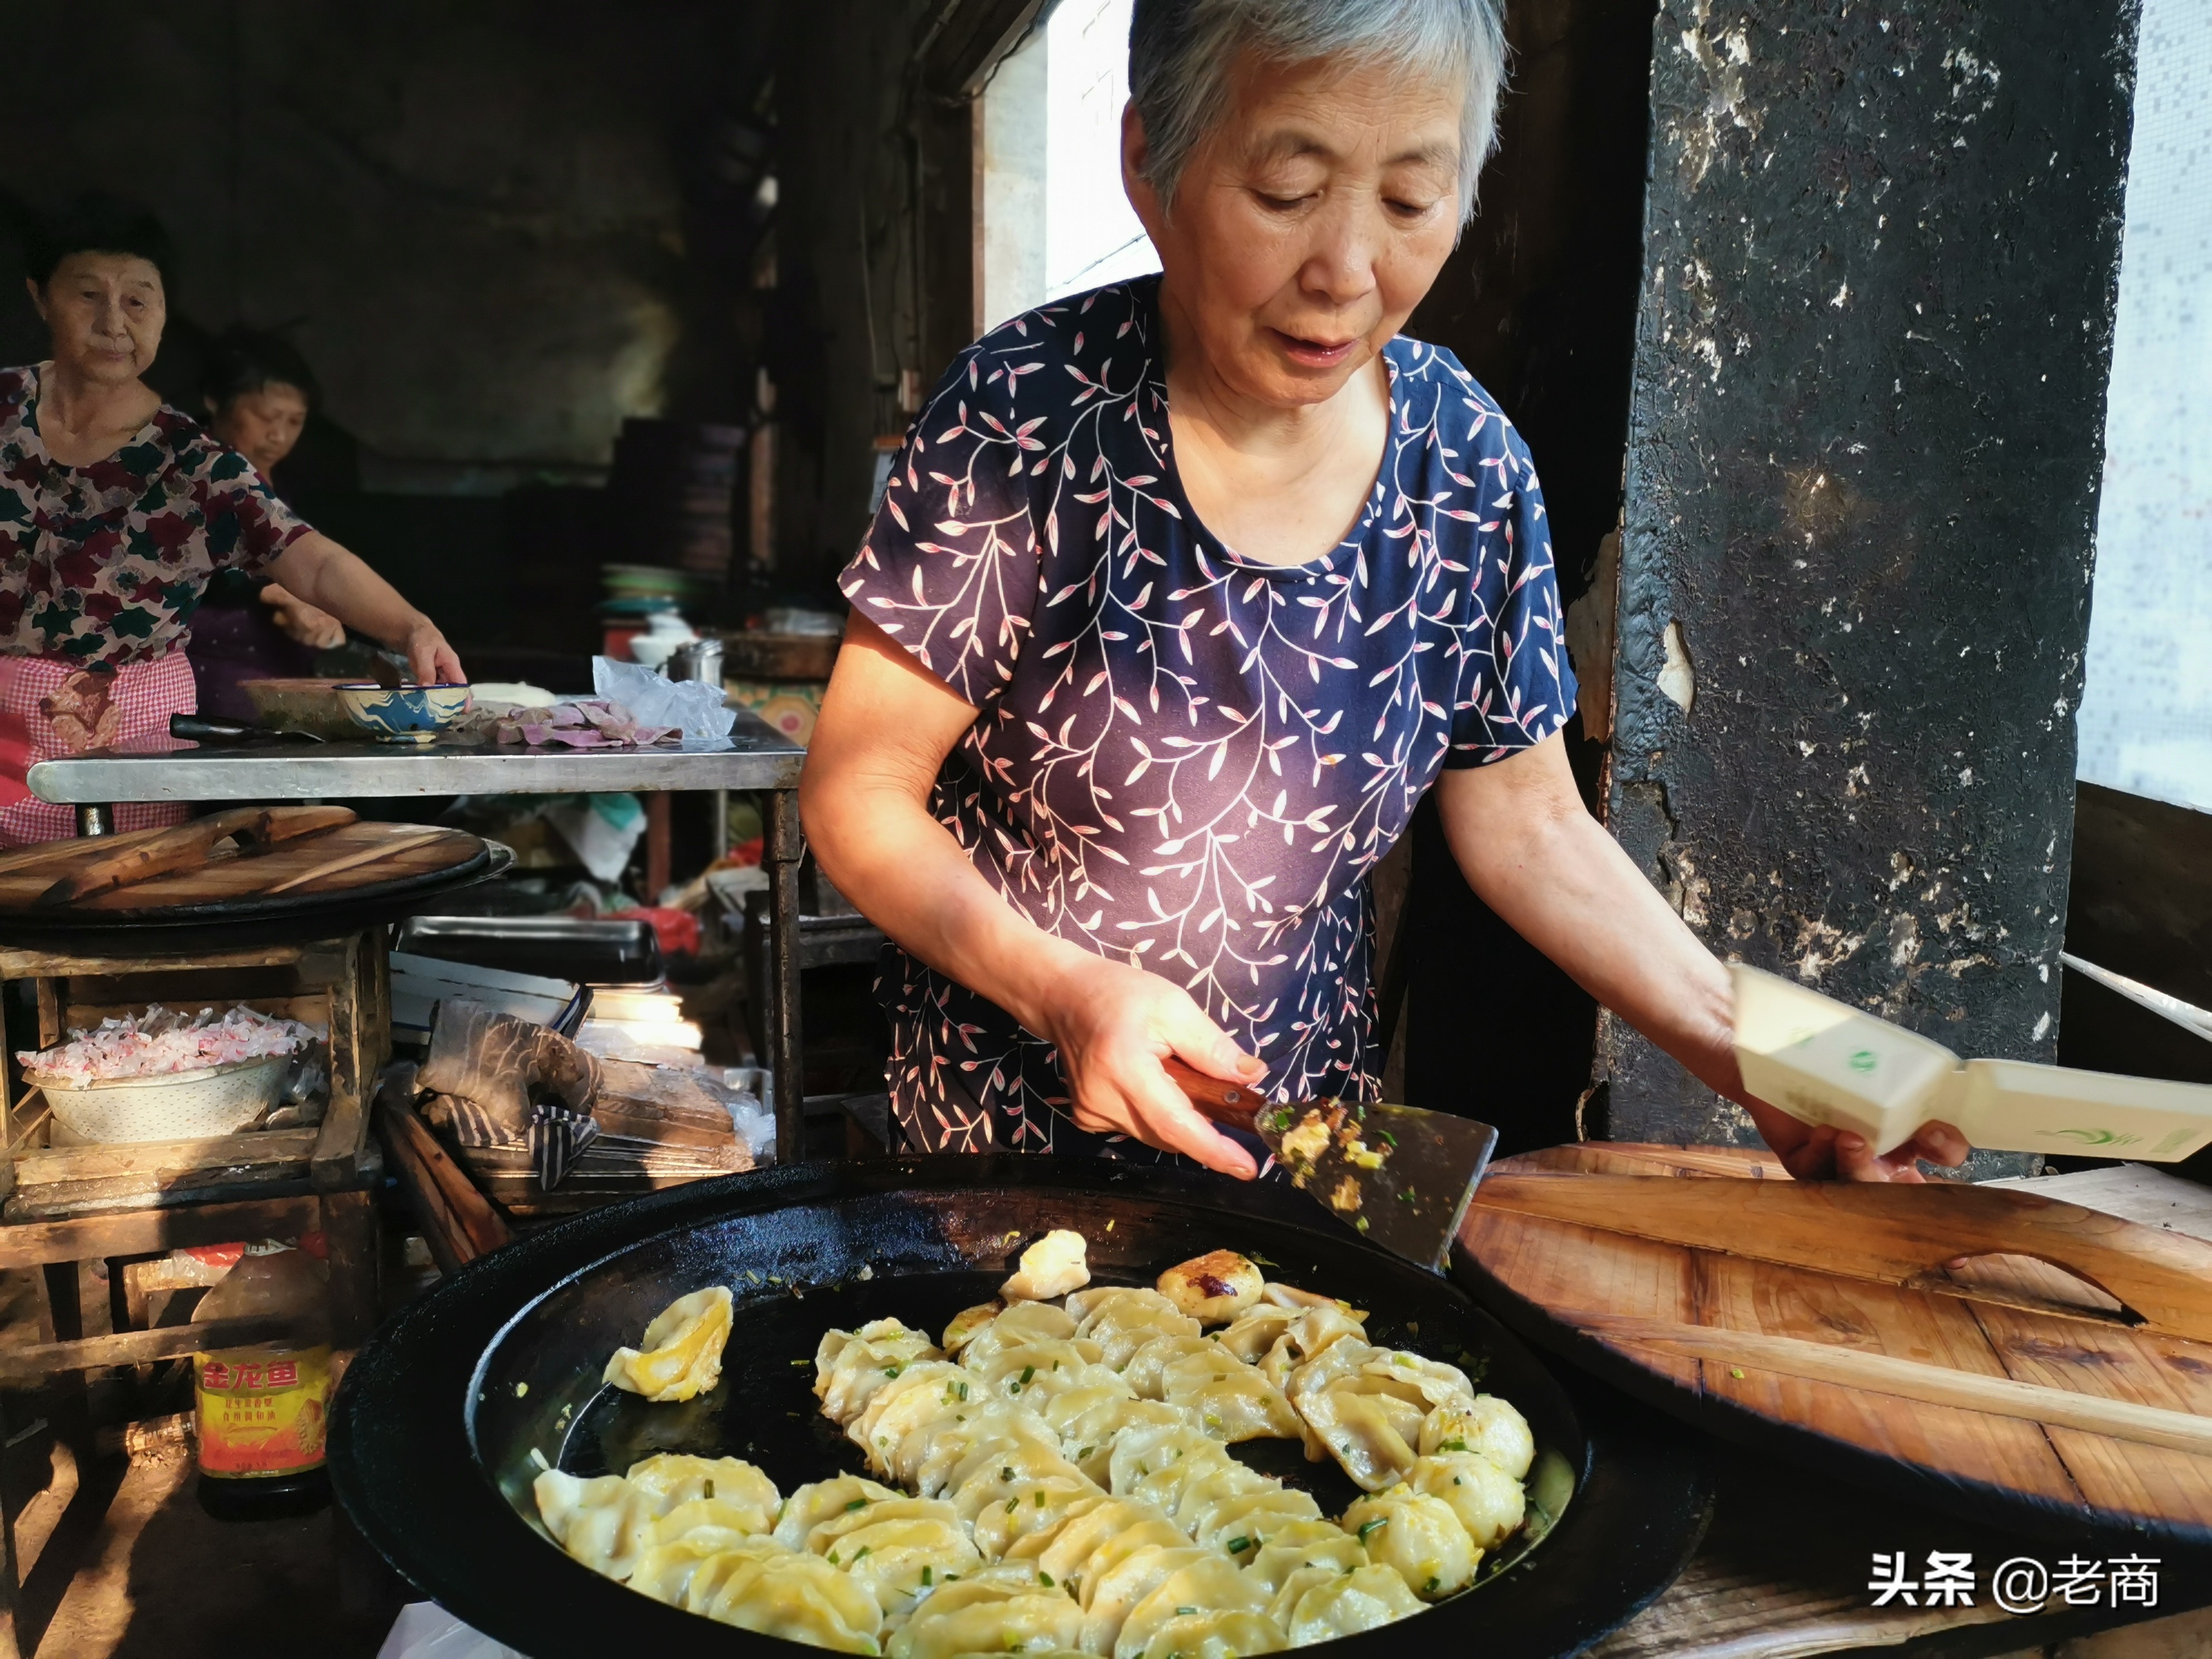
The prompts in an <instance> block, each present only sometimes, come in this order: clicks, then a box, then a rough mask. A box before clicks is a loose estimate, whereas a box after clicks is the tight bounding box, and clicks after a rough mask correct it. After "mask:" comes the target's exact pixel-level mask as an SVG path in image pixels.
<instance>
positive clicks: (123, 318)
mask: <svg viewBox="0 0 2212 1659" xmlns="http://www.w3.org/2000/svg"><path fill="white" fill-rule="evenodd" d="M24 241H25V245H26V246H25V252H26V254H27V258H26V260H25V268H26V270H27V273H28V275H27V279H26V286H27V288H28V289H29V290H30V295H31V301H32V303H33V305H34V306H36V307H37V308H38V312H39V316H40V319H41V320H43V321H44V322H45V323H46V326H47V329H48V330H49V331H50V332H51V334H52V340H53V355H52V357H51V358H50V359H49V360H48V361H47V362H43V363H38V364H33V365H31V366H29V367H27V368H9V369H0V845H20V844H23V843H26V842H40V841H53V840H58V839H59V838H61V837H62V836H67V835H69V834H70V833H71V832H72V830H73V829H74V828H75V821H74V818H73V816H72V814H71V813H70V811H69V809H68V808H66V807H60V806H52V805H47V804H46V803H45V802H43V801H40V800H37V799H33V797H32V795H31V793H30V792H29V789H28V788H27V786H26V783H25V775H26V774H27V771H28V769H30V767H31V766H32V765H33V764H34V763H37V762H39V761H40V760H45V759H47V758H50V757H55V756H59V755H67V754H74V753H77V752H79V751H81V750H86V749H93V748H100V747H103V746H106V745H108V744H117V743H124V742H128V741H130V740H131V739H132V738H139V737H147V736H152V735H155V734H156V733H161V732H166V731H167V726H168V720H169V716H170V715H171V714H175V713H179V712H182V711H185V710H189V709H191V708H193V707H194V706H195V701H194V691H193V686H192V676H191V668H190V667H189V666H188V665H186V662H185V654H184V652H183V651H182V650H181V649H180V647H182V646H183V645H184V643H185V640H186V639H187V638H188V637H189V631H188V627H187V624H188V623H189V621H190V619H191V615H192V613H193V611H196V610H197V608H198V606H199V603H200V599H201V598H202V596H203V595H204V592H205V591H206V587H207V583H208V580H209V578H210V577H211V576H212V575H213V574H215V573H216V571H218V570H223V569H240V570H244V571H246V572H248V573H249V574H258V573H259V572H261V571H264V570H266V571H267V572H268V573H269V574H270V575H271V576H272V577H274V578H275V579H276V580H278V581H280V582H282V583H283V586H285V588H286V589H287V590H288V591H289V592H292V593H295V594H297V595H298V596H299V597H300V598H301V599H304V600H306V601H307V603H308V604H310V605H313V606H315V607H316V608H317V609H319V610H321V611H328V612H329V613H330V614H331V616H333V617H337V619H338V621H340V622H341V623H344V624H346V625H347V626H349V627H351V628H356V629H359V630H360V631H361V632H362V633H363V634H366V635H368V636H369V637H370V638H372V639H374V640H377V641H381V642H382V643H384V644H386V645H388V646H391V647H394V648H395V649H397V650H399V651H401V652H404V653H405V655H406V657H407V659H408V665H409V667H410V671H411V672H412V673H413V675H414V676H415V678H416V679H418V680H423V681H438V680H458V679H459V678H461V677H462V676H461V665H460V660H459V658H457V657H456V656H455V655H454V654H453V647H451V646H449V645H447V643H446V638H445V635H442V634H441V633H440V632H439V631H438V628H437V625H436V624H435V623H433V622H432V621H431V620H430V619H429V618H428V617H426V616H424V615H423V614H422V612H421V611H417V610H416V609H415V607H414V606H412V605H409V604H408V603H407V601H406V600H405V599H402V598H401V597H400V596H399V594H398V592H395V591H394V590H393V588H392V585H391V584H390V583H389V582H387V581H386V580H384V579H383V578H382V577H381V576H380V575H378V574H376V573H375V572H374V571H373V570H371V569H370V568H368V566H367V565H366V564H363V563H362V562H361V561H360V560H359V559H357V558H356V557H355V556H353V555H352V554H351V553H349V552H348V551H346V550H345V549H344V548H343V547H340V546H339V545H338V544H337V543H336V542H334V541H332V540H331V538H329V537H327V536H322V535H318V534H317V533H316V532H314V531H313V530H311V529H309V528H308V527H307V525H305V524H303V523H302V522H301V520H300V519H299V518H298V517H297V516H296V515H295V513H293V512H292V510H291V509H290V508H289V507H286V506H285V505H284V503H283V501H279V500H278V499H277V498H276V494H275V493H274V492H273V491H272V490H270V488H269V486H268V485H267V484H266V483H264V482H263V481H262V478H261V477H260V475H259V474H258V473H257V472H256V471H254V470H253V466H252V463H251V462H249V461H248V460H247V459H246V458H245V457H244V456H243V455H241V454H240V453H238V452H237V451H236V450H234V449H233V448H231V447H228V445H226V444H223V443H222V442H221V441H218V440H217V439H216V438H215V437H214V436H213V435H210V433H209V432H208V431H207V430H206V429H205V428H203V427H202V426H201V425H200V423H199V422H197V421H195V420H194V419H193V418H192V417H191V416H189V415H187V414H185V412H184V411H183V410H177V409H172V408H169V407H168V406H167V405H166V404H163V403H162V402H161V398H160V397H159V396H157V395H156V394H155V392H154V391H153V390H152V388H151V387H149V386H147V384H146V382H145V380H143V378H142V377H143V375H144V374H145V372H146V370H147V368H149V366H150V365H151V364H152V363H153V362H154V357H155V353H156V352H157V351H158V350H159V349H160V348H161V331H162V328H163V326H164V325H165V324H166V323H167V320H168V276H169V274H170V271H171V270H172V268H173V253H172V252H171V249H170V244H169V240H168V237H167V234H166V233H165V232H164V231H163V230H162V228H161V224H160V222H158V221H156V220H155V218H154V217H153V216H151V215H150V214H149V213H147V212H146V211H145V210H143V209H141V208H136V207H132V206H131V205H130V204H126V203H122V202H118V201H116V200H114V199H113V198H112V197H82V198H81V199H79V200H78V201H77V202H76V203H75V204H72V205H71V206H70V207H69V208H68V209H66V210H64V211H62V212H60V213H58V214H55V215H52V216H38V217H36V218H34V219H33V221H32V222H31V223H30V224H29V225H28V226H27V234H26V235H25V237H24ZM183 815H184V809H183V808H182V807H181V806H176V805H136V806H131V805H125V806H122V807H119V808H118V811H117V819H118V828H121V829H140V828H144V827H148V826H149V825H153V824H159V823H175V822H177V821H179V819H180V818H181V817H183Z"/></svg>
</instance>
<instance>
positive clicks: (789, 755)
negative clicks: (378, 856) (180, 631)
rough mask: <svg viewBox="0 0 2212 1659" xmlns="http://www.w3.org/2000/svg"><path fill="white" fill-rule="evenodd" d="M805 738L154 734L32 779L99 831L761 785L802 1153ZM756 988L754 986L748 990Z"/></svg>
mask: <svg viewBox="0 0 2212 1659" xmlns="http://www.w3.org/2000/svg"><path fill="white" fill-rule="evenodd" d="M805 758H806V751H805V750H804V749H803V748H801V747H799V744H795V743H793V742H792V741H791V739H790V738H787V737H785V736H784V735H783V734H782V733H781V732H778V731H776V730H775V729H774V728H773V727H771V726H769V725H768V724H767V723H766V722H765V721H763V720H760V719H758V718H757V716H755V715H753V714H748V713H745V712H743V711H739V712H738V723H737V726H736V728H735V729H734V730H732V732H731V733H730V735H729V736H728V737H726V738H687V739H685V740H684V742H683V743H682V744H667V745H664V746H662V747H659V748H653V749H551V748H548V749H524V748H520V747H519V746H514V745H507V744H479V743H463V742H459V741H455V740H453V739H450V738H441V739H440V740H439V741H438V742H436V743H433V744H422V745H419V746H416V745H409V744H386V743H378V742H375V741H374V740H363V741H361V742H345V741H341V742H333V743H267V744H251V745H248V744H238V745H231V744H207V745H201V744H190V743H185V742H182V741H180V740H179V739H177V738H143V739H141V740H140V741H138V742H137V743H134V744H125V745H123V746H121V747H118V748H115V749H103V750H94V751H92V752H90V753H88V754H83V755H72V756H70V757H68V758H66V759H63V760H48V761H40V762H39V763H37V764H36V765H35V766H33V767H32V768H31V769H30V773H29V775H28V777H27V779H26V781H27V783H28V784H29V786H30V789H31V793H33V794H34V795H36V796H37V797H38V798H39V799H41V800H46V801H52V802H55V803H57V804H58V805H64V806H74V807H76V819H77V833H78V834H79V835H84V836H104V835H107V834H109V833H111V831H112V829H113V826H114V817H113V813H112V807H113V806H114V805H115V804H116V803H118V802H121V801H130V802H143V801H217V800H231V801H271V800H331V799H362V798H364V797H368V796H399V795H494V794H534V795H556V794H576V793H598V794H606V793H614V792H617V791H622V790H648V791H649V790H659V789H708V790H729V789H753V790H759V791H761V792H763V793H765V794H767V796H768V798H769V811H768V812H767V814H766V817H767V820H768V822H767V824H766V826H765V829H766V834H765V837H764V840H765V847H764V848H763V863H764V864H765V865H766V866H767V868H768V873H769V960H770V964H771V972H770V975H769V981H770V982H769V986H768V987H767V989H768V995H767V999H766V1001H767V1007H766V1009H765V1010H764V1011H763V1012H764V1014H765V1020H764V1024H765V1025H766V1027H767V1030H766V1035H767V1037H768V1045H769V1054H768V1062H769V1073H770V1075H772V1076H773V1077H774V1078H775V1133H776V1152H777V1156H778V1157H779V1158H797V1157H799V1156H803V1150H804V1148H805V1144H806V1142H805V1094H804V1088H805V1079H804V1074H803V1072H802V1070H801V1066H800V1063H799V859H800V858H801V856H802V855H803V854H805V850H806V846H805V840H804V839H803V837H802V836H801V835H800V832H799V796H798V788H799V767H800V765H801V764H802V763H804V762H805ZM759 989H760V987H753V992H754V994H756V995H757V994H759Z"/></svg>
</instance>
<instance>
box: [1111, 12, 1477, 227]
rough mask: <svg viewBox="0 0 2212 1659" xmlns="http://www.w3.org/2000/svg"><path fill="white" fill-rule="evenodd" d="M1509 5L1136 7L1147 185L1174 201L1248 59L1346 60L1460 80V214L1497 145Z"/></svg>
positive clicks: (1134, 38)
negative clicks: (1234, 71) (1503, 12)
mask: <svg viewBox="0 0 2212 1659" xmlns="http://www.w3.org/2000/svg"><path fill="white" fill-rule="evenodd" d="M1499 6H1500V0H1136V5H1135V7H1134V9H1133V14H1132V16H1131V19H1130V23H1129V101H1130V102H1131V103H1133V104H1134V105H1135V106H1136V109H1137V116H1138V118H1139V119H1140V120H1141V121H1143V122H1144V124H1145V143H1146V167H1145V178H1146V181H1147V182H1148V183H1149V184H1151V185H1152V188H1153V189H1154V190H1156V191H1158V192H1159V196H1160V200H1161V201H1162V203H1163V204H1165V203H1169V202H1171V201H1172V200H1173V198H1174V196H1175V191H1176V183H1177V182H1178V181H1179V180H1180V179H1181V178H1182V170H1183V167H1184V164H1185V163H1187V162H1188V161H1189V160H1190V155H1191V152H1192V151H1193V150H1194V149H1196V148H1197V147H1198V144H1199V142H1200V140H1201V139H1203V138H1204V137H1206V133H1207V132H1208V131H1210V130H1211V129H1212V125H1213V124H1214V123H1215V121H1217V120H1218V118H1220V114H1221V112H1222V110H1223V108H1224V107H1225V104H1226V102H1227V97H1226V94H1227V91H1228V80H1229V72H1230V69H1231V66H1232V65H1233V64H1235V63H1236V61H1237V57H1238V56H1239V54H1241V53H1243V52H1255V53H1257V54H1258V55H1259V56H1260V57H1261V58H1263V59H1266V60H1267V61H1270V62H1273V63H1278V64H1310V63H1313V62H1315V61H1316V60H1317V59H1321V58H1339V59H1341V60H1343V61H1344V62H1345V63H1346V64H1347V65H1352V64H1383V65H1386V66H1388V67H1390V68H1395V69H1403V70H1410V71H1412V72H1413V73H1414V74H1416V75H1421V76H1431V77H1435V78H1437V79H1442V80H1445V81H1457V82H1459V83H1460V84H1461V85H1462V87H1464V88H1465V89H1466V91H1465V99H1466V101H1465V103H1464V105H1463V106H1462V109H1461V112H1460V128H1459V131H1460V184H1459V193H1460V218H1461V220H1462V222H1464V221H1466V220H1467V219H1468V218H1469V217H1471V216H1473V215H1474V186H1475V180H1476V179H1477V178H1478V177H1480V174H1481V172H1482V164H1483V163H1484V162H1485V161H1487V160H1489V158H1490V152H1491V149H1492V145H1493V144H1494V143H1496V141H1497V118H1498V88H1499V87H1500V86H1501V84H1502V83H1503V82H1504V79H1505V28H1504V21H1503V20H1502V19H1501V18H1500V16H1499Z"/></svg>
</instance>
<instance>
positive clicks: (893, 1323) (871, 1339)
mask: <svg viewBox="0 0 2212 1659" xmlns="http://www.w3.org/2000/svg"><path fill="white" fill-rule="evenodd" d="M943 1357H944V1356H943V1355H942V1354H940V1353H939V1352H938V1350H937V1348H936V1346H934V1345H933V1344H932V1343H931V1341H930V1340H929V1337H928V1335H927V1334H926V1333H924V1332H921V1331H916V1330H909V1329H908V1328H907V1327H906V1326H904V1325H902V1324H901V1323H900V1322H898V1321H897V1320H896V1319H877V1320H872V1321H870V1322H868V1323H867V1324H866V1325H863V1326H861V1327H860V1329H859V1330H857V1331H831V1332H829V1334H827V1335H825V1336H824V1337H823V1339H822V1344H821V1346H819V1347H817V1349H816V1350H815V1351H814V1372H815V1376H814V1393H815V1395H816V1397H817V1399H819V1400H820V1401H822V1414H823V1416H824V1417H826V1418H828V1419H829V1420H830V1421H831V1422H833V1423H849V1422H851V1421H852V1420H853V1419H854V1418H855V1417H857V1416H859V1415H860V1411H861V1408H862V1407H865V1406H866V1404H867V1403H868V1400H869V1397H870V1396H871V1395H873V1394H875V1393H876V1391H877V1390H878V1389H881V1388H883V1387H884V1384H886V1383H891V1382H895V1381H896V1380H897V1379H898V1377H899V1376H902V1375H903V1374H904V1372H905V1371H906V1369H907V1367H908V1366H909V1365H913V1364H919V1363H920V1362H921V1361H923V1360H929V1359H941V1358H943Z"/></svg>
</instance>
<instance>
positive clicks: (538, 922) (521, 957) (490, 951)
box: [392, 915, 661, 985]
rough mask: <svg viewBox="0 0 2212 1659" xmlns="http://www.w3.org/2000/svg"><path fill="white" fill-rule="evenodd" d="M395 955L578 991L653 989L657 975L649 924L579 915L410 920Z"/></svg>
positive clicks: (395, 942) (418, 917) (654, 939)
mask: <svg viewBox="0 0 2212 1659" xmlns="http://www.w3.org/2000/svg"><path fill="white" fill-rule="evenodd" d="M392 949H393V950H395V951H405V952H409V953H410V954H412V955H415V956H418V957H438V958H439V959H440V960H441V961H445V962H465V963H472V964H473V965H475V966H477V967H478V968H503V969H507V971H509V972H511V973H517V974H543V975H548V976H550V977H551V978H554V979H565V980H571V981H574V982H576V983H577V984H580V985H651V984H653V983H655V982H657V981H659V978H660V974H661V960H660V941H659V938H658V937H657V936H656V935H655V934H654V933H653V924H652V923H650V922H648V921H643V920H641V919H640V918H635V917H633V918H631V919H630V920H629V921H586V920H585V919H584V918H582V917H579V916H434V915H416V916H410V917H409V918H408V919H407V921H404V922H403V923H401V924H400V928H399V936H398V939H394V940H393V941H392Z"/></svg>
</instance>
